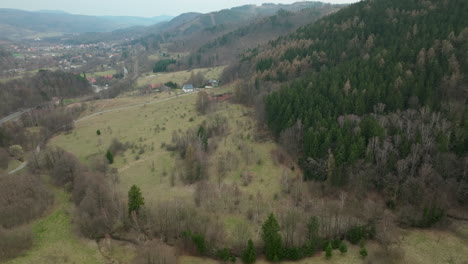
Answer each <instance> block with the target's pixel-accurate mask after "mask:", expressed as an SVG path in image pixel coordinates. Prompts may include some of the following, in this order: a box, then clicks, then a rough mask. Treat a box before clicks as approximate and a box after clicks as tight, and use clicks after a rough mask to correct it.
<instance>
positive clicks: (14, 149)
mask: <svg viewBox="0 0 468 264" xmlns="http://www.w3.org/2000/svg"><path fill="white" fill-rule="evenodd" d="M8 150H9V152H10V154H11V155H12V156H13V157H15V158H17V159H19V160H22V159H23V156H24V151H23V148H22V147H21V146H20V145H13V146H10V148H8Z"/></svg>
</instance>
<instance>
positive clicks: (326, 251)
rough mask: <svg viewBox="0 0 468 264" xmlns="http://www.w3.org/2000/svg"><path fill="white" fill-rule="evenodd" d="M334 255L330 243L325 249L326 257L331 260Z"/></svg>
mask: <svg viewBox="0 0 468 264" xmlns="http://www.w3.org/2000/svg"><path fill="white" fill-rule="evenodd" d="M332 254H333V247H332V245H331V243H328V245H327V247H326V248H325V256H326V257H327V258H331V256H332Z"/></svg>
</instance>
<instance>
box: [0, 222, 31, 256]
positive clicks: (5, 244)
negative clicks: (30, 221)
mask: <svg viewBox="0 0 468 264" xmlns="http://www.w3.org/2000/svg"><path fill="white" fill-rule="evenodd" d="M32 238H33V237H32V232H31V229H30V228H29V227H19V228H15V229H4V228H2V227H1V226H0V261H5V260H8V259H11V258H14V257H16V256H18V255H20V254H21V253H23V252H24V251H26V250H27V249H29V248H30V247H31V246H32V242H33V240H32Z"/></svg>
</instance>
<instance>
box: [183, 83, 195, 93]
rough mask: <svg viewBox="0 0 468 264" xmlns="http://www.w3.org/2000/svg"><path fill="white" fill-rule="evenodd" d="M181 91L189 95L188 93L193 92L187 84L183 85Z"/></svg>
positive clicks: (190, 85)
mask: <svg viewBox="0 0 468 264" xmlns="http://www.w3.org/2000/svg"><path fill="white" fill-rule="evenodd" d="M182 90H183V91H184V93H189V92H193V90H194V88H193V85H192V84H190V83H188V84H184V86H183V87H182Z"/></svg>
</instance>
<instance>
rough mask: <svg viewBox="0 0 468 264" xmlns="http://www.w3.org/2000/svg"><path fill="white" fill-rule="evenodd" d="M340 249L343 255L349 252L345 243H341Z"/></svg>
mask: <svg viewBox="0 0 468 264" xmlns="http://www.w3.org/2000/svg"><path fill="white" fill-rule="evenodd" d="M339 249H340V252H341V254H344V253H346V252H348V247H347V246H346V243H345V242H343V241H341V243H340V247H339Z"/></svg>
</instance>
